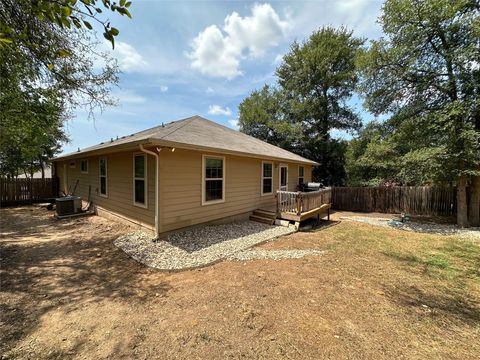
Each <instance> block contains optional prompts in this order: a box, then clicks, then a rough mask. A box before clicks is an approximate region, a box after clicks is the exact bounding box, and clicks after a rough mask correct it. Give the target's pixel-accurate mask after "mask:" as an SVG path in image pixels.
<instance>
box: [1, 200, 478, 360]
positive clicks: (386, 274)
mask: <svg viewBox="0 0 480 360" xmlns="http://www.w3.org/2000/svg"><path fill="white" fill-rule="evenodd" d="M0 216H1V219H0V221H1V223H0V225H1V233H2V238H1V243H0V244H1V257H2V259H1V291H0V306H1V309H0V317H1V318H0V336H1V338H0V354H1V356H3V358H5V359H10V358H12V359H33V358H41V359H70V358H72V359H73V358H75V359H106V358H109V359H153V358H158V359H170V358H180V359H185V358H203V359H207V358H208V359H228V358H233V359H238V358H255V359H278V358H286V359H320V358H332V359H342V358H349V359H386V358H398V359H425V358H445V359H447V358H448V359H476V358H478V354H480V247H479V246H478V245H475V244H474V243H471V242H468V241H465V240H462V239H459V238H456V237H454V236H434V235H428V234H415V233H408V232H404V231H399V230H395V229H388V228H379V227H374V226H371V225H368V224H361V223H354V222H348V221H344V222H342V221H339V220H338V219H339V216H341V214H335V215H334V216H333V217H332V218H333V219H334V220H335V219H337V220H335V221H333V222H331V224H330V226H325V227H323V228H321V229H320V230H316V231H313V232H309V233H297V234H293V235H290V236H287V237H284V238H281V239H278V240H276V241H274V242H271V243H267V244H264V245H262V246H261V247H260V248H263V249H307V248H308V249H320V250H325V251H326V253H325V255H323V256H319V257H307V258H303V259H296V260H292V259H291V260H281V261H274V260H255V261H247V262H241V261H223V262H220V263H217V264H215V265H213V266H209V267H206V268H203V269H197V270H192V271H186V272H179V273H167V272H161V271H157V270H153V269H149V268H146V267H144V266H142V265H140V264H138V263H136V262H135V261H134V260H132V259H130V258H128V257H127V256H126V255H125V254H124V253H122V252H121V251H120V250H118V249H117V248H116V247H115V246H113V244H112V241H113V240H114V239H115V238H116V237H117V236H118V235H119V234H121V233H124V232H125V231H126V230H127V229H126V228H125V226H123V225H119V224H116V223H113V222H110V221H107V220H105V219H102V218H100V217H90V218H82V219H76V220H63V221H58V220H54V219H53V218H52V213H51V212H47V211H46V210H44V209H41V208H37V207H23V208H13V209H2V210H0Z"/></svg>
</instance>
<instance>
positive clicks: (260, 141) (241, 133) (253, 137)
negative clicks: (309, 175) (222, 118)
mask: <svg viewBox="0 0 480 360" xmlns="http://www.w3.org/2000/svg"><path fill="white" fill-rule="evenodd" d="M197 117H199V118H200V119H202V120H205V121H207V122H208V123H212V124H213V125H216V126H217V127H220V128H222V129H226V130H228V131H230V132H232V133H234V134H236V135H238V134H240V135H241V136H244V137H248V138H249V139H252V140H254V141H256V142H257V143H261V144H262V145H265V144H267V145H270V146H273V147H275V148H278V149H280V150H283V151H287V152H289V153H291V154H294V155H297V156H300V157H303V156H302V155H298V154H295V153H294V152H292V151H290V150H287V149H284V148H281V147H279V146H277V145H273V144H270V143H269V142H267V141H265V140H260V139H258V138H256V137H255V136H252V135H248V134H245V133H243V132H241V131H240V130H235V129H232V128H229V127H228V126H225V125H222V124H219V123H217V122H215V121H212V120H209V119H206V118H204V117H202V116H197Z"/></svg>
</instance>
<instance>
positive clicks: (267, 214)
mask: <svg viewBox="0 0 480 360" xmlns="http://www.w3.org/2000/svg"><path fill="white" fill-rule="evenodd" d="M253 215H255V216H259V217H264V218H267V219H272V220H275V219H276V218H277V214H276V213H275V212H273V211H268V210H262V209H257V210H255V211H254V212H253Z"/></svg>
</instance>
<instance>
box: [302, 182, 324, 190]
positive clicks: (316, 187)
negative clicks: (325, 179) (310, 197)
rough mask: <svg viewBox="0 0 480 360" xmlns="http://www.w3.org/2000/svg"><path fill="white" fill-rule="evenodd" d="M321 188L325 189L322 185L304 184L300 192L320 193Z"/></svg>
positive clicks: (314, 183)
mask: <svg viewBox="0 0 480 360" xmlns="http://www.w3.org/2000/svg"><path fill="white" fill-rule="evenodd" d="M321 188H323V184H322V183H316V182H307V183H305V184H302V186H301V189H300V190H301V191H303V192H311V191H318V190H320V189H321Z"/></svg>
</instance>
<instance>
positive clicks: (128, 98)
mask: <svg viewBox="0 0 480 360" xmlns="http://www.w3.org/2000/svg"><path fill="white" fill-rule="evenodd" d="M113 96H114V97H116V98H118V100H119V102H120V104H143V103H145V102H146V101H147V99H146V98H145V97H143V96H141V95H138V94H136V93H135V92H133V91H130V90H120V91H118V92H114V93H113Z"/></svg>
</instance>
